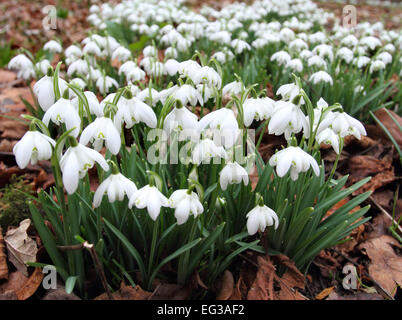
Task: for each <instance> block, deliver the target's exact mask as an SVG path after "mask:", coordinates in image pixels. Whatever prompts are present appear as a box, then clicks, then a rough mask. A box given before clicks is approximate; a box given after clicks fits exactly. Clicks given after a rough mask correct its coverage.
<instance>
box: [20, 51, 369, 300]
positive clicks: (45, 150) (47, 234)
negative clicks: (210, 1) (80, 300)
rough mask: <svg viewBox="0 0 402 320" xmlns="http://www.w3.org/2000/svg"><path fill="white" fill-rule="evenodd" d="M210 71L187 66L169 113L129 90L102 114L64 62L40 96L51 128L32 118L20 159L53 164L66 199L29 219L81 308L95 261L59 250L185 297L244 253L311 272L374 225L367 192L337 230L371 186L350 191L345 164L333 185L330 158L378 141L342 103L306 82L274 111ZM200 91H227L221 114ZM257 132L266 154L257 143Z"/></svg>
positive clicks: (291, 87)
mask: <svg viewBox="0 0 402 320" xmlns="http://www.w3.org/2000/svg"><path fill="white" fill-rule="evenodd" d="M209 63H210V65H209V66H208V65H203V66H201V65H199V64H198V62H196V61H195V60H188V61H184V62H182V63H181V65H180V67H181V68H182V69H183V70H182V71H181V73H180V76H179V77H176V78H175V79H174V82H175V84H174V85H173V84H171V85H170V86H168V87H167V88H166V89H164V90H163V91H161V92H160V94H159V99H158V100H156V101H152V100H151V99H149V100H145V102H144V101H141V99H140V98H139V97H138V95H140V94H141V92H140V93H138V92H137V91H136V90H135V87H133V86H132V85H127V86H124V87H122V88H118V89H116V91H115V92H113V93H111V94H109V95H107V96H106V97H105V98H104V99H103V100H102V101H101V102H99V100H98V99H97V97H96V96H95V94H94V93H92V92H89V91H85V92H84V91H82V89H80V88H79V87H78V86H76V85H75V84H74V83H72V82H70V83H68V82H66V81H65V80H63V79H62V78H61V77H60V74H59V72H60V71H59V69H60V66H61V63H59V64H58V66H57V68H56V70H54V71H53V70H52V68H48V71H47V75H45V76H44V77H42V78H41V79H40V80H39V81H38V82H37V83H36V84H35V86H34V92H35V93H36V95H37V98H38V105H39V108H40V109H41V110H40V112H42V113H43V116H42V118H41V119H40V118H37V117H35V116H28V115H26V116H25V118H26V119H28V120H30V129H29V131H28V132H27V133H26V134H25V135H24V137H23V138H22V139H21V140H20V141H19V142H18V143H17V144H16V146H15V148H14V154H15V156H16V161H17V163H18V165H19V166H20V167H21V168H24V167H26V166H27V165H28V163H29V162H31V163H32V164H35V163H36V162H37V161H38V160H50V161H51V164H52V170H53V174H54V177H55V187H53V188H52V189H51V190H50V192H49V193H47V192H45V191H43V190H42V191H40V192H39V194H38V196H37V197H35V198H34V200H35V201H37V202H39V203H40V204H41V208H42V212H39V211H38V209H37V208H36V206H35V205H34V204H33V202H32V203H30V209H31V213H32V217H33V221H34V224H35V226H36V228H37V230H38V232H39V234H40V236H41V239H42V241H43V243H44V245H45V247H46V249H47V252H48V254H49V256H50V258H51V260H52V262H53V263H54V265H55V266H56V268H57V271H58V273H59V274H60V275H61V277H62V278H63V279H64V280H65V281H68V280H69V279H70V282H71V281H72V280H71V279H73V281H74V282H75V283H76V287H77V291H78V292H80V293H81V294H82V295H84V294H85V292H84V281H85V278H86V275H87V274H88V272H89V268H88V267H87V266H88V265H91V264H90V263H88V261H91V260H90V257H89V255H86V254H85V252H83V251H79V250H78V251H77V250H76V251H67V252H65V251H61V250H59V247H60V246H71V245H76V244H79V243H80V242H83V241H88V242H89V243H91V244H94V246H95V248H96V252H97V254H98V255H99V257H100V260H101V263H102V265H103V267H104V269H105V271H106V275H107V278H108V279H109V281H110V284H111V285H112V287H117V286H118V284H119V283H120V282H121V281H122V280H123V279H125V280H127V281H129V282H130V283H132V284H134V283H137V282H139V283H141V285H142V286H144V287H145V288H147V289H151V287H152V283H153V281H154V280H155V279H156V278H160V279H166V280H169V281H176V282H177V283H179V284H184V283H185V282H186V281H187V280H188V279H189V278H190V277H192V276H193V275H194V273H195V272H198V273H199V274H200V275H201V276H202V278H203V279H204V281H205V282H206V283H207V284H212V283H213V282H214V280H215V279H216V278H217V277H219V276H220V275H221V274H222V272H223V271H224V270H225V269H226V268H230V267H231V263H233V261H234V260H235V259H236V258H237V257H238V256H239V254H241V253H242V252H244V251H245V250H254V251H257V252H260V253H265V252H266V250H267V249H268V254H276V253H279V252H281V253H284V254H287V255H288V256H289V257H290V258H292V259H293V260H294V261H295V262H296V265H297V266H298V267H299V268H301V269H302V270H305V269H306V268H307V267H308V265H309V263H310V262H311V261H312V259H313V258H314V257H315V255H316V254H317V253H318V252H319V251H320V250H322V249H323V248H326V247H328V246H331V245H334V244H336V243H338V242H339V241H342V240H343V239H344V238H345V237H346V236H347V235H348V234H349V233H350V231H351V230H353V228H355V227H357V226H358V225H360V224H361V223H364V222H365V221H366V220H367V218H365V219H361V220H358V219H359V218H360V217H362V216H363V215H364V213H365V212H366V211H367V210H368V207H364V208H362V209H360V210H358V211H356V212H354V213H352V214H351V213H349V212H350V210H351V209H353V208H354V207H356V206H357V205H359V204H360V203H361V202H362V201H364V200H365V199H366V198H367V197H368V193H365V194H362V195H360V196H358V197H356V198H354V199H353V200H352V201H350V202H348V203H347V204H346V205H344V206H342V207H341V208H339V209H337V210H336V212H335V213H333V214H332V215H331V216H330V217H327V218H325V219H324V216H325V214H326V213H327V211H328V210H329V209H330V208H331V207H332V206H333V205H334V204H336V203H337V202H338V201H339V200H341V199H343V198H344V197H346V196H349V195H350V194H351V193H352V192H353V191H355V190H357V189H358V188H359V187H360V186H362V185H363V184H364V183H365V182H366V181H367V180H363V181H361V182H359V183H357V184H355V185H353V186H351V187H349V188H346V189H343V186H344V185H345V183H346V180H347V177H343V178H341V179H338V180H336V179H334V177H333V174H334V171H335V168H336V165H335V166H334V167H333V168H332V171H331V172H330V175H329V177H327V178H326V176H325V170H324V163H323V162H322V161H321V159H320V151H319V145H320V143H327V144H330V145H332V147H333V148H334V150H335V152H336V153H337V154H338V156H339V154H340V152H341V150H342V146H343V139H344V137H345V136H347V135H354V136H355V137H357V138H360V137H361V135H364V134H365V130H364V127H363V126H362V124H361V123H360V122H359V121H357V120H356V119H354V118H352V117H351V116H349V115H348V114H346V113H345V112H343V110H342V107H341V106H340V105H339V104H335V105H332V106H329V105H328V104H327V103H326V102H325V101H324V100H323V99H321V100H320V101H319V103H318V104H317V105H315V106H314V105H313V104H312V103H311V101H310V99H309V97H308V96H307V95H306V93H305V92H304V90H303V89H302V87H301V83H300V80H299V79H298V78H297V77H295V81H294V83H289V84H286V85H284V86H282V87H281V88H280V89H279V91H278V95H280V96H282V99H281V100H279V101H274V100H272V99H270V98H268V97H266V96H265V95H264V93H263V91H262V92H257V91H256V90H255V89H254V86H248V87H245V86H244V84H243V83H242V81H241V79H240V78H239V79H238V81H237V82H234V83H229V84H228V85H226V86H222V82H223V81H222V78H221V74H220V73H219V72H218V71H219V70H220V68H219V63H217V62H216V61H215V60H214V59H211V60H210V61H209ZM213 66H216V67H217V70H218V71H217V70H216V69H214V68H213ZM180 67H179V68H180ZM148 85H149V87H148V88H147V89H145V90H146V91H147V92H149V97H151V95H152V92H153V90H154V89H153V88H152V81H150V82H149V83H148ZM197 85H201V86H203V87H204V93H205V91H206V89H205V88H208V89H210V90H215V93H214V96H215V100H214V101H215V105H214V106H213V108H212V109H211V111H210V112H209V113H207V110H206V109H205V110H204V109H203V106H204V100H203V96H202V94H200V93H199V92H198V91H197V90H196V89H195V88H196V86H197ZM223 92H225V95H226V96H225V98H224V97H223ZM161 93H163V94H161ZM197 106H198V107H197ZM204 112H205V113H207V114H204ZM37 114H38V112H37ZM255 122H258V123H259V124H260V125H259V129H258V130H257V138H258V140H257V142H256V144H254V142H255V140H256V139H255V133H253V132H252V131H248V130H247V128H249V127H250V126H251V125H252V124H253V123H255ZM266 130H268V132H269V133H271V134H276V135H282V134H284V135H285V137H286V139H287V141H288V143H287V145H285V146H283V149H281V150H278V151H277V152H276V153H275V154H274V155H273V156H272V157H271V158H270V160H269V161H268V162H267V163H265V162H264V161H263V160H262V158H261V156H260V155H259V153H258V147H259V144H260V142H261V138H262V135H263V134H264V132H266ZM128 141H132V142H130V143H128ZM254 163H255V165H254ZM92 168H96V170H94V169H92ZM89 170H91V171H90V172H91V174H89ZM253 170H256V171H257V173H258V182H257V184H256V185H255V186H252V184H251V183H250V178H249V175H250V173H252V172H253ZM91 181H97V185H96V189H94V190H93V188H92V187H91ZM65 191H66V192H67V196H65ZM45 220H48V221H49V222H50V223H51V225H52V228H51V229H49V228H48V227H47V226H46V224H45ZM262 237H267V239H268V243H269V246H268V248H263V247H262V246H261V242H260V241H261V238H262Z"/></svg>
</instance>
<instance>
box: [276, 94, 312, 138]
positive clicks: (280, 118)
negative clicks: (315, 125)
mask: <svg viewBox="0 0 402 320" xmlns="http://www.w3.org/2000/svg"><path fill="white" fill-rule="evenodd" d="M302 129H303V131H304V133H305V135H306V136H308V135H309V124H308V121H307V119H306V116H305V115H304V113H303V111H302V110H301V109H300V107H299V106H297V105H295V104H293V103H292V102H290V101H277V102H276V103H275V109H274V110H273V112H272V116H271V120H270V121H269V124H268V132H269V133H270V134H275V135H277V136H278V135H281V134H285V138H286V139H289V138H290V136H291V134H292V133H299V132H300V131H301V130H302Z"/></svg>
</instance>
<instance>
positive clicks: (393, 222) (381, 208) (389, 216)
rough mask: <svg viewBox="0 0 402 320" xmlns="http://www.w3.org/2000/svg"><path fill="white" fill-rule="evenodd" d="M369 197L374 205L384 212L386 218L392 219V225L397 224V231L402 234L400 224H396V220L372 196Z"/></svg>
mask: <svg viewBox="0 0 402 320" xmlns="http://www.w3.org/2000/svg"><path fill="white" fill-rule="evenodd" d="M369 199H370V200H371V201H373V203H374V204H375V205H376V207H377V208H378V209H380V210H381V212H382V213H384V214H385V216H386V217H387V218H389V219H390V220H391V221H392V225H394V226H397V228H398V230H399V232H400V233H401V234H402V228H401V226H400V225H399V224H398V221H395V219H394V218H393V217H392V216H391V215H390V214H389V213H388V212H387V210H385V209H384V208H383V207H382V206H381V205H380V204H379V203H378V202H377V201H376V200H375V199H374V198H373V197H372V196H370V197H369Z"/></svg>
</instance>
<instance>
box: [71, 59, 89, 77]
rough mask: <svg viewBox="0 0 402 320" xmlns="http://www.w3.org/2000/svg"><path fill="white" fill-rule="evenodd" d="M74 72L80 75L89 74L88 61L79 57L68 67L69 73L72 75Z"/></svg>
mask: <svg viewBox="0 0 402 320" xmlns="http://www.w3.org/2000/svg"><path fill="white" fill-rule="evenodd" d="M74 73H76V74H78V75H87V74H88V63H87V62H86V61H84V60H81V59H78V60H76V61H74V62H73V63H72V64H70V66H69V67H68V70H67V74H68V76H69V77H71V76H72V75H73V74H74Z"/></svg>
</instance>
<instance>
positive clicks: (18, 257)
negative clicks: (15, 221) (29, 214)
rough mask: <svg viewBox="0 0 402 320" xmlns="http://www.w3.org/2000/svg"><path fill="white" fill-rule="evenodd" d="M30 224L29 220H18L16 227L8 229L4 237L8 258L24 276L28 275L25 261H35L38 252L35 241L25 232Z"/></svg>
mask: <svg viewBox="0 0 402 320" xmlns="http://www.w3.org/2000/svg"><path fill="white" fill-rule="evenodd" d="M30 225H31V220H30V219H25V220H23V221H21V222H20V226H19V227H18V228H16V229H11V230H8V231H7V233H6V236H5V237H4V241H5V243H6V246H7V251H8V258H9V260H10V261H11V262H12V264H13V265H14V266H15V267H16V268H17V270H18V271H20V272H22V273H23V274H24V275H25V276H28V270H27V266H26V265H25V263H26V262H36V254H37V252H38V247H37V245H36V242H35V241H34V240H33V239H32V238H30V237H29V236H28V234H27V230H28V228H29V226H30Z"/></svg>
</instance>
